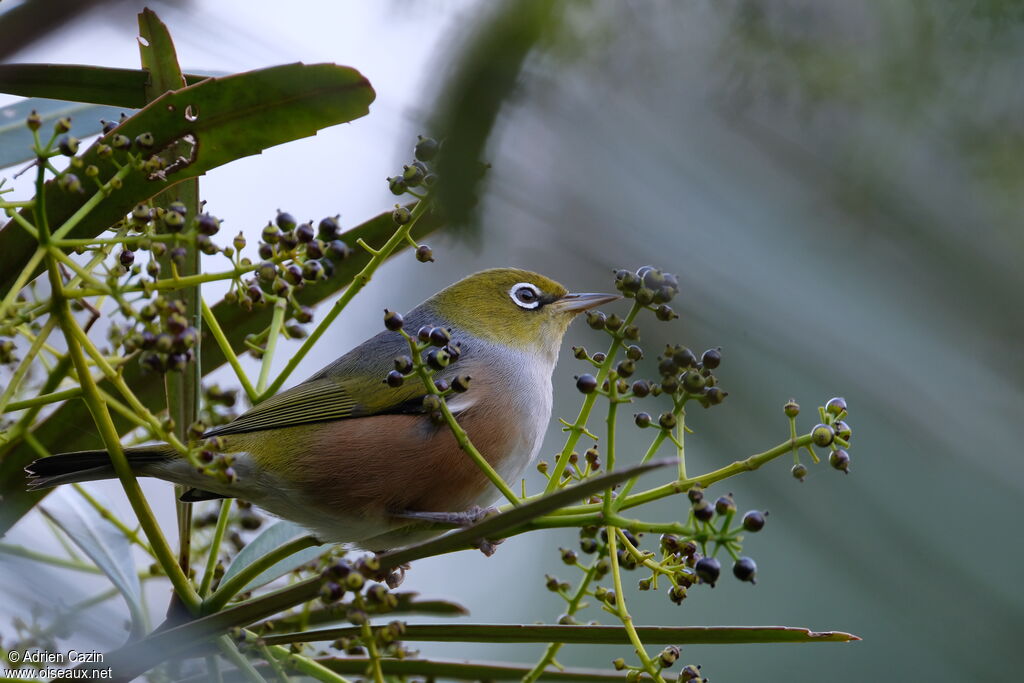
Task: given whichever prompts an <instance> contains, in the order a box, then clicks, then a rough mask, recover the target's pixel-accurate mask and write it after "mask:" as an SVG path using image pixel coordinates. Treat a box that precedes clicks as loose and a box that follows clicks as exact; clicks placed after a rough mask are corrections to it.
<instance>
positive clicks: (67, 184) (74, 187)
mask: <svg viewBox="0 0 1024 683" xmlns="http://www.w3.org/2000/svg"><path fill="white" fill-rule="evenodd" d="M57 186H58V187H60V189H61V190H63V191H64V192H70V193H72V194H81V193H82V192H83V188H82V181H81V180H79V179H78V176H76V175H75V174H74V173H66V172H65V173H63V174H61V176H60V177H58V178H57Z"/></svg>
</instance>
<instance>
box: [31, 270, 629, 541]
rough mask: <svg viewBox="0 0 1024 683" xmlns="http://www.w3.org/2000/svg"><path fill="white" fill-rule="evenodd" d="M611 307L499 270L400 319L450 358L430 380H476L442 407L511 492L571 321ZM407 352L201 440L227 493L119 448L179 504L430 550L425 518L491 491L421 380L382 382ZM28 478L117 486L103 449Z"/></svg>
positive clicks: (340, 367) (325, 382) (360, 356)
mask: <svg viewBox="0 0 1024 683" xmlns="http://www.w3.org/2000/svg"><path fill="white" fill-rule="evenodd" d="M618 298H619V297H618V296H617V295H613V294H591V293H588V294H571V293H569V292H568V291H567V290H566V289H565V287H563V286H562V285H560V284H558V283H557V282H555V281H553V280H550V279H548V278H546V277H544V276H542V275H538V274H536V273H531V272H528V271H525V270H518V269H513V268H498V269H493V270H485V271H482V272H479V273H476V274H474V275H470V276H469V277H467V278H465V279H463V280H460V281H459V282H456V283H455V284H453V285H451V286H449V287H448V288H446V289H444V290H442V291H440V292H438V293H437V294H435V295H434V296H432V297H430V298H429V299H427V300H426V301H424V302H423V303H421V304H420V305H419V306H417V307H416V308H414V309H413V310H412V311H410V312H409V313H408V314H406V315H405V316H404V326H405V328H406V329H408V330H410V333H411V334H413V335H415V334H416V333H417V330H419V329H420V328H421V327H424V326H427V327H429V328H440V330H441V332H439V334H441V335H442V336H443V334H444V333H447V334H448V335H450V337H451V342H450V343H449V344H448V347H450V348H457V353H458V360H457V362H456V363H453V364H451V365H449V366H447V367H445V368H443V369H442V370H440V371H438V372H437V373H436V374H435V379H439V380H445V381H447V382H449V383H451V382H453V381H456V378H457V377H465V376H467V375H468V376H469V377H470V378H471V379H472V381H471V383H470V384H469V388H468V390H466V391H464V392H461V393H452V394H450V395H449V397H448V399H447V400H448V406H449V408H450V409H451V411H452V413H453V414H454V415H455V416H456V419H457V420H458V422H459V424H460V425H461V426H462V428H463V429H464V430H465V431H466V433H467V434H468V435H469V438H470V440H471V441H472V442H473V445H474V446H476V448H477V449H478V450H479V451H480V452H481V453H482V454H483V455H484V457H485V458H486V459H487V461H488V462H489V463H490V464H491V466H492V467H493V468H494V469H495V470H496V471H497V472H498V473H499V474H500V475H501V476H502V477H503V478H504V479H505V481H514V480H516V479H517V478H519V477H520V476H521V475H522V473H523V471H524V470H525V469H526V467H527V466H528V465H529V463H530V462H531V461H532V460H533V459H534V457H536V455H537V452H538V450H539V449H540V446H541V441H542V439H543V436H544V431H545V429H546V427H547V424H548V420H549V419H550V416H551V399H552V387H551V375H552V372H553V371H554V367H555V362H556V361H557V359H558V351H559V347H560V346H561V342H562V336H563V335H564V334H565V331H566V330H567V329H568V327H569V323H570V322H572V320H573V318H574V317H575V316H576V315H577V314H579V313H580V312H582V311H586V310H588V309H591V308H593V307H595V306H599V305H601V304H604V303H607V302H610V301H614V300H615V299H618ZM408 354H409V346H408V342H407V341H406V339H405V338H404V337H403V336H402V335H401V334H400V333H399V332H397V331H393V330H386V331H383V332H381V333H380V334H377V335H376V336H374V337H371V338H370V339H368V340H367V341H365V342H363V343H362V344H360V345H359V346H357V347H355V348H354V349H352V350H351V351H349V352H348V353H346V354H345V355H343V356H342V357H341V358H339V359H337V360H336V361H334V362H333V363H331V364H330V365H328V366H327V367H325V368H324V369H323V370H321V371H320V372H318V373H316V374H315V375H313V376H312V377H310V378H309V379H307V380H306V381H304V382H302V383H301V384H298V385H297V386H294V387H292V388H291V389H288V390H286V391H284V392H282V393H279V394H277V395H275V396H273V397H271V398H268V399H267V400H265V401H263V402H262V403H260V404H259V405H257V406H255V407H254V408H252V409H251V410H249V411H248V412H246V413H244V414H242V415H241V416H239V417H238V418H237V419H235V420H234V421H233V422H230V423H228V424H226V425H222V426H219V427H215V428H213V429H210V430H209V431H207V432H206V433H205V434H204V435H203V437H204V438H212V437H218V441H219V442H220V445H221V448H219V450H221V451H222V452H224V453H230V454H233V455H232V457H233V463H232V468H233V469H234V471H235V473H236V474H237V479H236V480H235V481H234V482H230V483H229V482H228V481H222V480H221V479H220V478H218V477H215V476H211V475H209V474H204V473H201V472H198V471H197V469H196V467H195V466H194V465H192V464H190V463H189V462H188V461H187V460H186V459H185V458H183V457H181V456H180V455H179V454H178V453H177V452H176V451H174V450H173V449H171V448H170V447H169V446H168V445H166V444H156V445H150V446H140V447H134V448H129V449H127V450H126V452H127V457H128V461H129V463H130V464H131V466H132V469H133V470H134V472H135V473H136V474H137V475H138V476H145V477H156V478H158V479H164V480H166V481H171V482H174V483H176V484H182V485H184V486H187V487H191V488H190V490H188V491H187V492H186V493H185V495H184V496H183V497H182V499H183V500H186V501H197V500H209V499H213V498H241V499H244V500H247V501H250V502H252V503H253V504H255V505H257V506H259V507H261V508H263V509H264V510H266V511H267V512H269V513H271V514H273V515H275V516H278V517H281V518H284V519H288V520H291V521H293V522H296V523H298V524H301V525H303V526H305V527H306V528H308V529H310V530H311V531H312V532H313V533H314V534H315V535H316V537H317V538H318V539H319V540H320V541H322V542H347V543H351V544H353V545H356V546H359V547H362V548H365V549H368V550H375V551H380V550H388V549H392V548H396V547H402V546H405V545H409V544H410V543H414V542H418V541H420V540H424V539H426V538H430V537H431V536H435V535H437V534H438V533H440V532H439V531H437V530H436V526H428V525H426V524H424V521H423V520H429V519H431V516H432V515H433V516H434V517H433V518H434V519H442V520H443V519H445V518H446V515H447V516H450V517H452V518H457V517H458V515H459V514H466V511H468V510H473V509H477V508H478V507H479V506H486V505H489V504H491V503H493V502H494V501H495V500H496V499H497V497H498V491H497V489H496V488H495V487H494V485H493V484H492V483H491V482H490V481H489V480H488V479H487V478H486V476H485V475H484V474H483V472H481V471H480V469H479V468H478V467H477V466H476V465H475V464H474V463H473V461H472V460H471V459H470V457H469V456H468V455H467V454H466V453H465V452H463V451H462V450H461V449H460V448H459V445H458V443H457V442H456V440H455V438H454V437H453V435H452V433H451V430H450V429H449V427H448V426H447V425H446V424H437V423H436V422H435V421H434V420H432V419H431V418H430V416H429V415H427V414H426V412H425V411H424V408H423V398H424V396H425V395H426V394H427V393H428V392H427V391H426V388H425V387H424V385H423V383H422V381H421V380H420V379H419V378H417V377H415V376H411V377H406V378H405V380H404V381H402V382H401V383H400V386H397V387H392V386H389V384H388V383H387V382H386V381H385V377H386V376H387V375H388V372H389V371H391V370H393V369H394V368H395V359H396V357H399V356H403V355H408ZM460 381H462V380H460ZM396 383H397V382H396ZM26 471H27V472H28V474H29V475H30V477H31V479H30V481H31V484H30V486H31V487H32V488H33V489H39V488H46V487H51V486H57V485H59V484H65V483H70V482H82V481H93V480H97V479H109V478H112V477H115V476H116V475H115V473H114V468H113V466H112V464H111V462H110V456H109V455H108V453H107V451H105V450H98V451H82V452H77V453H63V454H59V455H53V456H50V457H47V458H41V459H39V460H36V461H35V462H33V463H32V464H30V465H29V466H28V467H27V468H26Z"/></svg>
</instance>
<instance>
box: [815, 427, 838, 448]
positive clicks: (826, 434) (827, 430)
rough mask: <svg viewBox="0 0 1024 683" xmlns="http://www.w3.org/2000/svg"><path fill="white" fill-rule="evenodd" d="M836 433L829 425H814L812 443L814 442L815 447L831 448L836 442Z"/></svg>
mask: <svg viewBox="0 0 1024 683" xmlns="http://www.w3.org/2000/svg"><path fill="white" fill-rule="evenodd" d="M835 436H836V433H835V432H834V431H833V430H832V427H830V426H829V425H827V424H817V425H814V429H812V430H811V441H812V442H814V445H815V446H820V447H822V448H825V447H826V446H830V445H831V444H832V442H833V441H834V440H835Z"/></svg>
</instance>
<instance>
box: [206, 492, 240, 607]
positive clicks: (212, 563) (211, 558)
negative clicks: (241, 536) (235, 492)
mask: <svg viewBox="0 0 1024 683" xmlns="http://www.w3.org/2000/svg"><path fill="white" fill-rule="evenodd" d="M231 503H232V500H231V498H225V499H224V500H222V501H221V502H220V512H218V513H217V526H216V527H214V530H213V539H212V540H211V541H210V548H209V549H208V550H207V553H208V555H207V556H206V571H204V572H203V581H202V583H201V584H200V585H199V597H201V598H205V597H206V594H207V593H209V592H210V586H211V585H212V584H213V575H214V573H215V572H216V571H217V559H218V558H217V556H218V555H219V554H220V544H221V542H222V541H223V540H224V532H225V530H227V528H228V520H229V519H230V518H231Z"/></svg>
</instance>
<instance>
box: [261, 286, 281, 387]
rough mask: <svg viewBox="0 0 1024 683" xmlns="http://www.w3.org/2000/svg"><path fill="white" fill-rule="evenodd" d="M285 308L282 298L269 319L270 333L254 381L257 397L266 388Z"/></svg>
mask: <svg viewBox="0 0 1024 683" xmlns="http://www.w3.org/2000/svg"><path fill="white" fill-rule="evenodd" d="M287 306H288V301H287V300H286V299H283V298H280V299H278V300H277V301H276V302H274V313H273V316H272V317H271V319H270V332H269V334H268V336H267V348H266V349H265V350H264V351H263V362H262V363H261V364H260V376H259V379H258V380H256V393H257V394H259V395H262V394H263V392H264V391H265V390H266V388H267V380H268V379H269V378H270V366H271V365H272V364H273V362H274V352H275V351H276V350H277V340H278V338H279V337H280V336H281V326H282V325H283V324H284V313H285V309H286V308H287Z"/></svg>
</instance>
